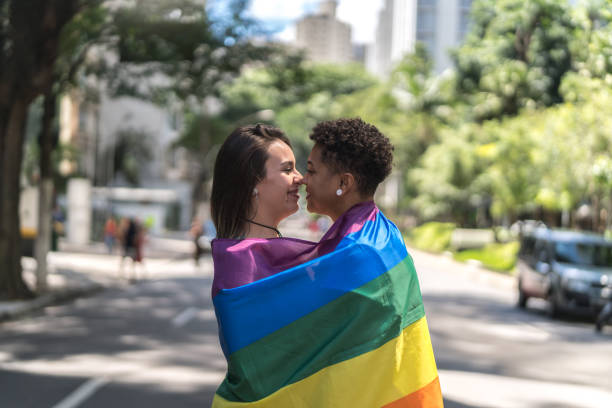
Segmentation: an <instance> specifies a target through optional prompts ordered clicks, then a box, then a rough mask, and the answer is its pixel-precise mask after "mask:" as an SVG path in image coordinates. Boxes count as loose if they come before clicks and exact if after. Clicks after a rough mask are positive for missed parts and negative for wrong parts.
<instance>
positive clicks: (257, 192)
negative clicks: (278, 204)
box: [253, 187, 259, 195]
mask: <svg viewBox="0 0 612 408" xmlns="http://www.w3.org/2000/svg"><path fill="white" fill-rule="evenodd" d="M257 194H259V191H257V187H255V188H254V189H253V195H257Z"/></svg>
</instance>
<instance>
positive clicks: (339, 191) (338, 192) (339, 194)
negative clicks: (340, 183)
mask: <svg viewBox="0 0 612 408" xmlns="http://www.w3.org/2000/svg"><path fill="white" fill-rule="evenodd" d="M336 195H337V196H338V197H340V196H341V195H342V189H341V188H339V189H337V190H336Z"/></svg>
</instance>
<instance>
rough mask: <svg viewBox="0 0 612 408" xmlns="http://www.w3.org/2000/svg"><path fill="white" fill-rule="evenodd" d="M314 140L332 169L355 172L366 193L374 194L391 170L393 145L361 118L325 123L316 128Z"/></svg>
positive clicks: (359, 186) (358, 184)
mask: <svg viewBox="0 0 612 408" xmlns="http://www.w3.org/2000/svg"><path fill="white" fill-rule="evenodd" d="M310 139H311V140H312V141H314V142H315V146H317V145H318V146H320V147H321V160H322V161H323V162H324V163H325V164H326V165H328V166H329V167H330V168H331V169H332V170H334V171H335V172H336V173H340V172H344V171H346V172H349V173H352V174H353V176H354V177H355V181H356V183H357V189H358V190H359V192H360V193H361V194H362V195H364V196H371V195H374V193H375V192H376V188H377V187H378V185H379V184H380V183H381V182H382V181H383V180H384V179H385V178H386V177H387V176H388V175H389V173H391V163H392V162H393V145H392V144H391V142H390V141H389V139H388V138H387V137H386V136H385V135H383V134H382V133H381V132H380V131H379V130H378V129H377V128H376V127H375V126H373V125H370V124H368V123H366V122H364V121H363V120H361V118H351V119H336V120H329V121H325V122H321V123H319V124H317V125H316V126H315V127H314V128H313V129H312V132H311V133H310Z"/></svg>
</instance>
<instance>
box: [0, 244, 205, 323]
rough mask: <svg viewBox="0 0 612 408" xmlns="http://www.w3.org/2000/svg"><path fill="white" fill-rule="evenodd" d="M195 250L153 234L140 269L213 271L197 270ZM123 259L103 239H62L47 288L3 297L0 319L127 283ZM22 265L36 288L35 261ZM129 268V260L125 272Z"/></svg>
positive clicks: (151, 273)
mask: <svg viewBox="0 0 612 408" xmlns="http://www.w3.org/2000/svg"><path fill="white" fill-rule="evenodd" d="M192 253H193V243H192V242H190V241H188V240H184V239H176V238H165V237H152V238H150V239H149V242H148V243H147V246H146V248H145V263H144V265H145V268H146V269H145V270H144V272H143V271H142V270H140V269H139V270H138V271H139V272H141V274H142V273H144V274H146V278H152V277H155V278H157V277H161V276H167V275H168V274H170V275H171V276H176V275H177V274H185V273H186V274H189V275H193V273H194V271H195V272H199V273H201V272H202V271H204V272H205V273H206V272H208V273H210V272H212V271H206V270H203V269H202V268H200V269H199V270H195V269H194V265H193V259H192ZM120 262H121V257H120V255H119V252H118V249H116V251H115V252H114V253H113V254H108V252H107V250H106V247H105V246H104V244H102V243H91V244H89V245H73V244H68V243H66V242H60V251H59V252H50V253H49V254H48V256H47V263H48V274H47V285H48V292H47V293H45V294H44V295H41V296H39V297H37V298H35V299H31V300H20V301H0V322H1V321H4V320H9V319H16V318H19V317H21V316H24V315H26V314H28V313H30V312H33V311H36V310H38V309H41V308H44V307H46V306H50V305H53V304H57V303H61V302H65V301H69V300H72V299H75V298H78V297H81V296H88V295H91V294H93V293H96V292H99V291H101V290H104V289H106V288H110V287H121V286H125V285H128V284H129V282H128V280H127V279H126V277H127V276H119V266H120ZM21 265H22V268H23V278H24V280H25V282H26V284H27V285H28V286H29V287H30V288H34V287H35V285H36V261H35V260H34V259H33V258H27V257H23V258H21ZM170 266H171V267H170ZM129 269H130V268H128V267H127V264H126V275H127V271H128V270H129Z"/></svg>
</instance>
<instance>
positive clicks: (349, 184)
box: [340, 173, 356, 194]
mask: <svg viewBox="0 0 612 408" xmlns="http://www.w3.org/2000/svg"><path fill="white" fill-rule="evenodd" d="M355 187H356V182H355V177H354V176H353V175H352V174H351V173H342V175H340V188H341V189H342V191H343V192H344V194H346V193H349V192H351V191H353V190H354V189H355Z"/></svg>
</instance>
